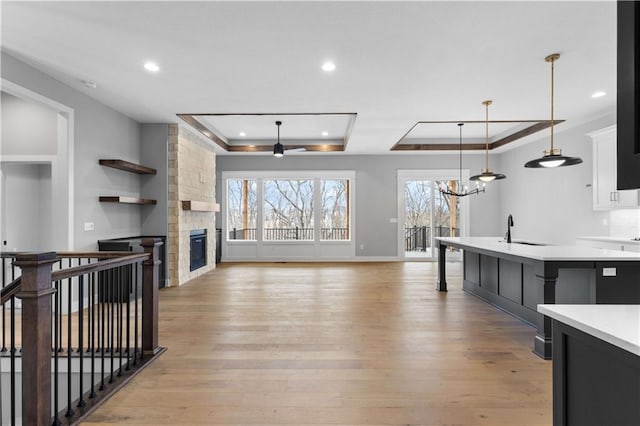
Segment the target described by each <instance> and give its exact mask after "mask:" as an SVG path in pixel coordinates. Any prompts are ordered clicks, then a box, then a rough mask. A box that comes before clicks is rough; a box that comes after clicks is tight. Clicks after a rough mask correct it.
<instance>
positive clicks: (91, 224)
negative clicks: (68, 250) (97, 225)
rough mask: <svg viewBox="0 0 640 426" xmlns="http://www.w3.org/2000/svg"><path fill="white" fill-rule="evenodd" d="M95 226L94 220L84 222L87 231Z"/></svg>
mask: <svg viewBox="0 0 640 426" xmlns="http://www.w3.org/2000/svg"><path fill="white" fill-rule="evenodd" d="M93 229H94V226H93V222H85V223H84V230H85V231H93Z"/></svg>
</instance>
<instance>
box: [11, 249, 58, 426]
mask: <svg viewBox="0 0 640 426" xmlns="http://www.w3.org/2000/svg"><path fill="white" fill-rule="evenodd" d="M56 261H57V258H56V254H55V253H53V252H51V253H29V254H18V255H17V256H16V260H15V264H16V265H17V266H19V267H20V269H21V270H22V283H21V289H22V290H21V291H20V292H19V293H18V294H17V295H16V297H19V298H20V299H22V423H23V424H25V425H47V424H51V347H52V341H51V318H52V305H53V303H52V300H51V295H52V294H53V293H55V289H54V288H53V286H52V285H51V265H52V264H53V263H55V262H56Z"/></svg>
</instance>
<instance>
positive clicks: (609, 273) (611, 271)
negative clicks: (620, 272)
mask: <svg viewBox="0 0 640 426" xmlns="http://www.w3.org/2000/svg"><path fill="white" fill-rule="evenodd" d="M602 276H603V277H615V276H616V268H602Z"/></svg>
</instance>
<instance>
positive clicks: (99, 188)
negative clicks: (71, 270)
mask: <svg viewBox="0 0 640 426" xmlns="http://www.w3.org/2000/svg"><path fill="white" fill-rule="evenodd" d="M2 77H3V78H5V79H7V80H9V81H11V82H13V83H15V84H17V85H19V86H22V87H24V88H27V89H29V90H31V91H34V92H36V93H39V94H41V95H43V96H45V97H47V98H50V99H53V100H55V101H57V102H59V103H61V104H63V105H66V106H68V107H70V108H73V110H74V113H75V127H74V133H75V146H74V162H73V166H74V182H73V187H74V188H75V194H74V197H75V199H74V224H73V228H74V247H73V248H74V249H75V250H93V249H96V248H97V245H96V241H97V240H98V239H104V238H114V237H123V236H129V235H138V234H140V232H141V226H140V220H141V210H142V209H145V208H153V207H150V206H137V205H130V206H129V205H119V204H107V203H99V202H98V196H100V195H139V192H140V177H139V176H138V175H135V174H131V173H127V172H123V171H120V170H115V169H107V168H106V167H102V166H99V165H98V159H100V158H119V159H124V160H128V161H133V162H140V125H139V124H138V123H137V122H136V121H134V120H132V119H131V118H129V117H127V116H125V115H123V114H121V113H119V112H117V111H115V110H113V109H111V108H109V107H107V106H105V105H103V104H101V103H99V102H97V101H95V100H93V99H92V98H90V97H89V96H87V95H85V94H83V93H82V92H80V91H78V90H76V89H74V88H72V87H70V86H67V85H65V84H63V83H61V82H59V81H57V80H55V79H54V78H52V77H50V76H49V75H47V74H44V73H42V72H41V71H38V70H36V69H35V68H33V67H31V66H29V65H27V64H25V63H23V62H21V61H19V60H17V59H16V58H14V57H12V56H10V55H8V54H7V53H5V52H2ZM84 222H93V223H94V225H95V230H94V231H88V232H85V231H84V227H83V224H84Z"/></svg>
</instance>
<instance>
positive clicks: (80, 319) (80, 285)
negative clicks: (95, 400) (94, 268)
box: [78, 259, 86, 408]
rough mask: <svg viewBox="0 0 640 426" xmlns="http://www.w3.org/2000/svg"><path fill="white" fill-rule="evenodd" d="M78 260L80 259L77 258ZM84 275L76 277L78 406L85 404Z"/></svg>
mask: <svg viewBox="0 0 640 426" xmlns="http://www.w3.org/2000/svg"><path fill="white" fill-rule="evenodd" d="M78 261H79V262H80V259H78ZM83 298H84V275H80V276H79V277H78V354H79V355H80V377H79V382H80V383H79V384H80V399H79V401H78V407H80V408H82V407H84V406H85V405H86V402H85V401H84V359H83V355H84V346H83V344H84V300H83Z"/></svg>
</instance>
